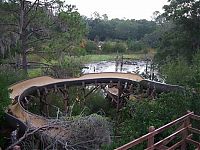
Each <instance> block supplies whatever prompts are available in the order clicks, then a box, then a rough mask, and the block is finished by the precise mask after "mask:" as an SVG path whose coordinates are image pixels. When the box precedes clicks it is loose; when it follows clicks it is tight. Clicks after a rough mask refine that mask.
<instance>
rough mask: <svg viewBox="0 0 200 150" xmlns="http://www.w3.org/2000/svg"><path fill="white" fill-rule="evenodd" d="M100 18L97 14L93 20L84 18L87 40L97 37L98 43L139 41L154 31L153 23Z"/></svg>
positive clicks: (154, 25)
mask: <svg viewBox="0 0 200 150" xmlns="http://www.w3.org/2000/svg"><path fill="white" fill-rule="evenodd" d="M106 18H107V17H101V16H100V15H99V14H98V15H96V16H95V18H86V19H85V20H86V22H87V23H88V26H89V27H88V28H89V33H88V38H89V39H90V40H94V39H95V38H96V37H97V36H98V37H99V40H100V41H105V40H107V39H113V40H123V41H125V40H128V39H131V40H140V39H141V38H142V37H144V35H145V34H149V33H152V32H153V31H154V30H155V29H156V24H155V22H153V21H147V20H134V19H131V20H128V19H126V20H125V19H121V20H120V19H112V20H108V19H106Z"/></svg>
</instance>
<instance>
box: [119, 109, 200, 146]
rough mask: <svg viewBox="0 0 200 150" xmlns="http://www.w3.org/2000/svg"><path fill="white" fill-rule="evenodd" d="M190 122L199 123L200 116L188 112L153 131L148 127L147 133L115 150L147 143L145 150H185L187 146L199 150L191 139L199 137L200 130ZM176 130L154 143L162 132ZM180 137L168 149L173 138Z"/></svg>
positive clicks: (197, 143) (196, 143) (198, 143)
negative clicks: (195, 136)
mask: <svg viewBox="0 0 200 150" xmlns="http://www.w3.org/2000/svg"><path fill="white" fill-rule="evenodd" d="M191 120H197V121H200V116H197V115H195V114H194V113H193V112H188V113H187V114H186V115H184V116H182V117H180V118H178V119H176V120H174V121H172V122H170V123H168V124H166V125H164V126H162V127H160V128H158V129H155V128H154V127H153V126H151V127H149V133H148V134H146V135H143V136H141V137H139V138H138V139H135V140H133V141H131V142H129V143H127V144H125V145H123V146H121V147H118V148H117V149H116V150H126V149H129V148H134V147H135V146H136V145H138V144H141V143H144V142H147V148H146V150H175V149H177V148H179V149H180V150H186V146H187V144H192V145H194V146H195V147H196V149H197V150H200V142H197V141H195V140H193V139H192V136H193V134H198V135H200V130H199V129H196V128H193V127H192V123H191ZM176 125H178V127H177V130H176V131H175V132H174V133H172V134H171V135H169V136H167V137H165V138H164V139H162V140H160V141H158V142H156V143H155V142H154V138H155V136H156V135H158V134H161V133H162V132H163V131H165V130H167V129H169V128H171V127H176ZM177 136H179V137H181V138H180V139H179V140H178V141H177V142H176V143H175V144H172V145H171V146H170V147H169V146H167V144H169V143H170V142H172V141H173V140H175V138H176V137H177Z"/></svg>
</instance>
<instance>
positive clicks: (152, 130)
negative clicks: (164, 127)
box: [147, 126, 155, 150]
mask: <svg viewBox="0 0 200 150" xmlns="http://www.w3.org/2000/svg"><path fill="white" fill-rule="evenodd" d="M154 131H155V128H154V126H150V127H149V133H152V134H151V136H150V137H149V138H148V143H147V148H150V147H151V146H153V144H154V134H153V132H154ZM153 149H154V148H150V149H149V150H153Z"/></svg>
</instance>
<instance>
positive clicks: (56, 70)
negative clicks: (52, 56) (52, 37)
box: [42, 54, 83, 78]
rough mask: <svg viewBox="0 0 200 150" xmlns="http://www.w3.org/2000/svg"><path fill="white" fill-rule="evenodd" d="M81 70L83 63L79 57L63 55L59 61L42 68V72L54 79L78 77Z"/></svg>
mask: <svg viewBox="0 0 200 150" xmlns="http://www.w3.org/2000/svg"><path fill="white" fill-rule="evenodd" d="M82 68H83V62H82V60H81V59H80V57H77V56H71V57H69V56H65V55H64V54H63V55H62V58H60V60H58V61H54V62H52V64H51V65H50V66H49V67H48V68H43V70H42V72H43V74H44V75H50V76H52V77H55V78H69V77H78V76H80V74H81V70H82Z"/></svg>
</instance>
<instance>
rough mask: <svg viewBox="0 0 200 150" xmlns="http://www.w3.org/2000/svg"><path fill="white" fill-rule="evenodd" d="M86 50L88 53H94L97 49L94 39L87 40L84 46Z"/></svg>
mask: <svg viewBox="0 0 200 150" xmlns="http://www.w3.org/2000/svg"><path fill="white" fill-rule="evenodd" d="M85 49H86V52H87V53H89V54H95V53H96V52H97V50H98V47H97V44H96V43H95V42H94V41H90V40H88V41H87V43H86V46H85Z"/></svg>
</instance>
